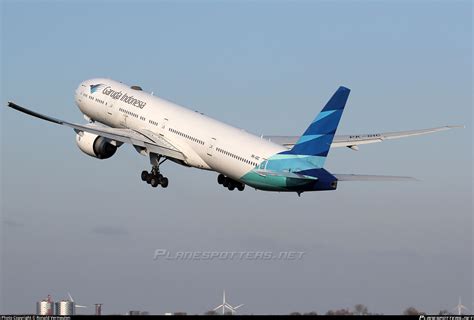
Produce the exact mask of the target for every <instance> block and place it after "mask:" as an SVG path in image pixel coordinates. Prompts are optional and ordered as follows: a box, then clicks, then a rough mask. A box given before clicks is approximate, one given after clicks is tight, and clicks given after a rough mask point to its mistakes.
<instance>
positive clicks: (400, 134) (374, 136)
mask: <svg viewBox="0 0 474 320" xmlns="http://www.w3.org/2000/svg"><path fill="white" fill-rule="evenodd" d="M463 127H464V126H443V127H436V128H429V129H420V130H409V131H396V132H383V133H369V134H352V135H336V136H335V137H334V140H333V142H332V144H331V148H338V147H348V148H351V149H353V150H358V149H359V148H358V145H361V144H369V143H377V142H382V141H385V140H391V139H400V138H406V137H411V136H418V135H423V134H428V133H434V132H438V131H444V130H449V129H454V128H463ZM263 138H265V139H269V140H271V141H273V142H275V143H278V144H281V145H282V146H285V147H287V148H292V147H293V146H294V145H295V143H296V141H298V139H299V136H263Z"/></svg>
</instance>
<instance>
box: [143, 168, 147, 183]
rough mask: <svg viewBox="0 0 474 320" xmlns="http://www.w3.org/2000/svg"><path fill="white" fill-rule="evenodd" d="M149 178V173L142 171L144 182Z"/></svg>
mask: <svg viewBox="0 0 474 320" xmlns="http://www.w3.org/2000/svg"><path fill="white" fill-rule="evenodd" d="M147 178H148V171H145V170H143V171H142V181H146V179H147Z"/></svg>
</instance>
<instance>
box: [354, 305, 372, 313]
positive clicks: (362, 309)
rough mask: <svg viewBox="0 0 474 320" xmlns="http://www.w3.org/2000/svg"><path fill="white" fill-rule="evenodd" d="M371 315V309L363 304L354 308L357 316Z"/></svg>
mask: <svg viewBox="0 0 474 320" xmlns="http://www.w3.org/2000/svg"><path fill="white" fill-rule="evenodd" d="M368 313H369V309H368V308H367V307H366V306H364V305H363V304H360V303H359V304H356V305H355V306H354V314H357V315H363V314H364V315H365V314H368Z"/></svg>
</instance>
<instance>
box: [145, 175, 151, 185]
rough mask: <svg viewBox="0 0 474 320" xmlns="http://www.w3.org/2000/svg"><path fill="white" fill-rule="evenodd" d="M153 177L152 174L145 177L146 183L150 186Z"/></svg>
mask: <svg viewBox="0 0 474 320" xmlns="http://www.w3.org/2000/svg"><path fill="white" fill-rule="evenodd" d="M152 177H153V175H152V174H149V175H148V176H147V177H146V180H145V181H146V183H148V184H150V183H151V178H152Z"/></svg>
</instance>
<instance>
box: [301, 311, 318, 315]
mask: <svg viewBox="0 0 474 320" xmlns="http://www.w3.org/2000/svg"><path fill="white" fill-rule="evenodd" d="M303 315H304V316H317V315H318V313H317V312H316V311H311V312H306V313H303Z"/></svg>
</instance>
